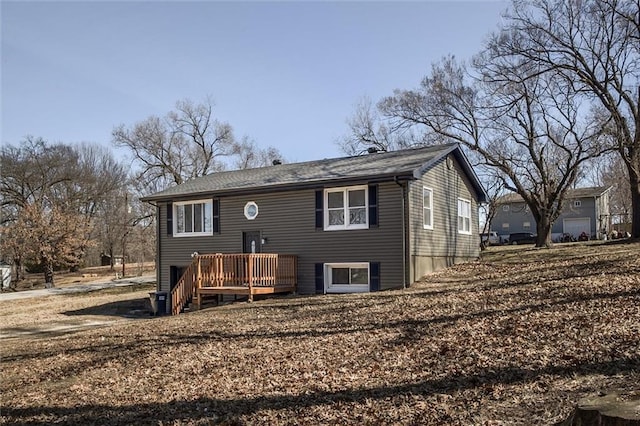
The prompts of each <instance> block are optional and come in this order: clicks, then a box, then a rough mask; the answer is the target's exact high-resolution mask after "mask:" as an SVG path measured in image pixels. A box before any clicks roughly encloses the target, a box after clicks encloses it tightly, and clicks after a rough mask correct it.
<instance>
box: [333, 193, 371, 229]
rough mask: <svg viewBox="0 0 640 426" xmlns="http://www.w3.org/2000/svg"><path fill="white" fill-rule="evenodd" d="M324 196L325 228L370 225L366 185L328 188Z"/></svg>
mask: <svg viewBox="0 0 640 426" xmlns="http://www.w3.org/2000/svg"><path fill="white" fill-rule="evenodd" d="M324 196H325V203H324V205H325V206H326V208H325V212H324V213H325V220H324V223H325V227H324V229H325V230H337V229H366V228H368V227H369V222H368V213H367V210H368V209H367V207H368V196H367V187H366V186H352V187H348V188H331V189H326V190H325V192H324Z"/></svg>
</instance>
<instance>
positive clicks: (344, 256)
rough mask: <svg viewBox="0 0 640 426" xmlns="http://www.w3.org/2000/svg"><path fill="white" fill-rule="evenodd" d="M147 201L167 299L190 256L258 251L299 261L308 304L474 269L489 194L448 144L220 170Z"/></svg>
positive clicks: (299, 281) (160, 283)
mask: <svg viewBox="0 0 640 426" xmlns="http://www.w3.org/2000/svg"><path fill="white" fill-rule="evenodd" d="M143 200H144V201H147V202H151V203H153V204H154V205H155V206H156V207H157V217H158V239H157V244H158V247H157V256H158V258H157V264H158V272H157V274H158V290H159V291H171V290H172V288H173V286H175V285H176V283H178V281H179V280H180V276H181V275H183V274H182V272H183V271H185V268H187V267H188V266H189V265H190V264H191V263H192V255H193V254H194V252H197V253H198V254H199V255H202V254H205V253H251V252H253V253H278V254H281V255H295V256H296V259H297V268H296V269H295V271H296V272H295V273H296V275H297V276H296V284H297V288H296V290H297V291H298V292H299V293H301V294H312V293H332V292H340V293H344V292H367V291H376V290H382V289H390V288H402V287H403V286H407V285H409V284H410V283H411V282H413V281H415V280H417V279H419V278H421V277H422V276H423V275H424V274H426V273H428V272H431V271H434V270H436V269H440V268H444V267H447V266H450V265H453V264H455V263H458V262H463V261H469V260H472V259H476V258H477V257H478V255H479V238H478V232H479V229H478V203H479V202H484V201H486V193H485V191H484V189H483V188H482V185H481V184H480V182H479V180H478V178H477V176H476V174H475V173H474V171H473V169H472V168H471V166H470V164H469V162H468V160H467V159H466V157H465V155H464V154H463V152H462V151H461V149H460V147H459V146H458V145H457V144H447V145H439V146H431V147H425V148H417V149H409V150H402V151H393V152H378V153H370V154H367V155H362V156H356V157H346V158H335V159H325V160H319V161H310V162H304V163H291V164H276V165H273V166H269V167H262V168H256V169H248V170H236V171H227V172H217V173H214V174H211V175H208V176H204V177H200V178H196V179H193V180H190V181H188V182H186V183H184V184H182V185H178V186H175V187H172V188H169V189H167V190H164V191H162V192H159V193H156V194H153V195H150V196H147V197H145V198H144V199H143ZM195 257H196V258H197V257H198V256H195ZM211 259H212V260H211V262H222V261H223V260H222V258H219V259H218V260H214V259H213V257H211ZM225 261H226V260H225ZM220 264H221V263H220ZM245 265H246V264H245ZM198 268H200V266H198ZM245 268H246V267H245ZM195 269H197V268H195V267H194V268H193V270H195ZM254 269H255V268H254ZM185 275H186V274H185ZM209 276H213V272H212V273H211V274H209ZM194 281H195V279H194Z"/></svg>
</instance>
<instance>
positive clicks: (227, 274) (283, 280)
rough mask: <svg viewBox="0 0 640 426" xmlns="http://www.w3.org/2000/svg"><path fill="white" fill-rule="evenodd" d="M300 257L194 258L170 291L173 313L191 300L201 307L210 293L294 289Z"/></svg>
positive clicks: (250, 293)
mask: <svg viewBox="0 0 640 426" xmlns="http://www.w3.org/2000/svg"><path fill="white" fill-rule="evenodd" d="M297 275H298V271H297V256H295V255H286V254H275V253H247V254H231V253H215V254H201V255H197V256H195V257H194V259H193V261H192V262H191V265H189V267H187V269H186V270H185V272H184V274H183V275H182V277H180V279H179V280H178V282H177V284H176V286H175V287H174V288H173V290H172V291H171V314H172V315H177V314H179V313H180V312H182V311H183V310H184V309H185V307H187V306H188V304H189V303H191V305H192V308H193V309H199V308H200V306H201V303H202V299H203V297H206V296H209V295H224V294H233V295H246V296H248V298H249V300H250V301H251V300H253V296H254V295H257V294H274V293H287V292H295V291H296V286H297Z"/></svg>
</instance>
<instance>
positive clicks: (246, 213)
mask: <svg viewBox="0 0 640 426" xmlns="http://www.w3.org/2000/svg"><path fill="white" fill-rule="evenodd" d="M251 207H254V208H255V210H254V211H255V214H251ZM259 212H260V210H259V209H258V204H256V202H255V201H249V202H247V204H245V205H244V217H246V218H247V220H255V218H256V217H258V213H259Z"/></svg>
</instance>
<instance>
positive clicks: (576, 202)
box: [573, 200, 582, 207]
mask: <svg viewBox="0 0 640 426" xmlns="http://www.w3.org/2000/svg"><path fill="white" fill-rule="evenodd" d="M573 207H582V201H580V200H575V201H574V202H573Z"/></svg>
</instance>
